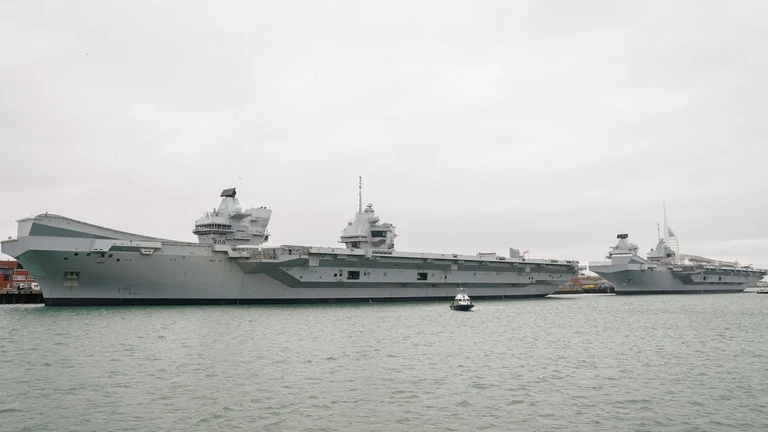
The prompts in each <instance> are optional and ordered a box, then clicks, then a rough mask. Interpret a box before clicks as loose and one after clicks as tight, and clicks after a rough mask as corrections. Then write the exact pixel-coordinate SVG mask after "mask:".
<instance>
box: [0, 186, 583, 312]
mask: <svg viewBox="0 0 768 432" xmlns="http://www.w3.org/2000/svg"><path fill="white" fill-rule="evenodd" d="M271 214H272V211H271V210H270V209H268V208H266V207H258V208H250V209H245V210H244V209H242V208H241V206H240V203H239V201H238V198H236V191H235V189H234V188H232V189H225V190H224V191H223V192H222V193H221V203H220V205H219V207H218V208H214V209H213V210H212V211H210V212H206V213H204V215H203V217H202V218H200V219H198V220H197V221H196V223H195V226H194V229H193V233H194V234H196V235H197V236H198V241H199V243H190V242H181V241H173V240H166V239H160V238H154V237H150V236H143V235H138V234H131V233H127V232H123V231H118V230H114V229H110V228H106V227H103V226H98V225H94V224H90V223H86V222H81V221H78V220H74V219H70V218H67V217H64V216H59V215H55V214H50V213H44V214H40V215H37V216H35V217H31V218H26V219H21V220H19V221H18V236H17V238H15V239H9V240H6V241H3V242H2V251H3V253H5V254H8V255H10V256H12V257H14V258H16V259H17V260H19V261H20V262H21V263H22V264H23V265H24V267H25V268H26V269H27V270H28V271H29V272H30V273H31V274H32V275H33V276H34V277H35V279H36V280H37V282H38V283H39V285H40V289H41V290H42V292H43V297H44V300H45V304H46V305H48V306H70V305H140V304H165V305H171V304H173V305H181V304H257V303H277V304H284V303H319V302H379V301H382V302H383V301H416V300H438V299H445V300H450V299H452V298H453V297H454V296H455V295H456V291H457V289H458V288H464V289H466V290H467V291H469V292H471V294H472V298H474V299H482V298H499V299H501V298H521V297H543V296H547V295H549V294H552V293H553V292H554V291H555V290H556V289H557V288H558V286H559V285H561V284H563V283H565V282H567V281H568V280H569V279H571V278H572V277H574V276H576V275H578V274H579V263H578V262H577V261H571V260H556V259H529V258H526V257H525V256H524V255H523V256H520V254H519V253H518V252H517V251H516V250H515V249H510V256H500V255H496V254H494V253H486V254H478V255H458V254H451V253H420V252H401V251H396V250H395V248H394V239H395V237H396V234H395V227H394V226H393V225H391V224H389V223H382V222H381V221H380V220H379V218H378V217H377V216H376V213H375V211H374V209H373V206H372V205H371V204H368V205H367V206H366V207H365V208H363V206H362V192H361V193H360V201H359V205H358V211H357V212H356V214H355V217H354V219H353V220H352V221H350V222H349V223H348V224H347V226H346V228H345V229H344V230H343V231H342V235H341V239H340V243H343V244H344V247H315V246H293V245H282V246H276V247H262V246H261V245H262V244H263V243H265V242H266V241H267V240H268V239H269V233H268V231H267V226H268V224H269V220H270V218H271Z"/></svg>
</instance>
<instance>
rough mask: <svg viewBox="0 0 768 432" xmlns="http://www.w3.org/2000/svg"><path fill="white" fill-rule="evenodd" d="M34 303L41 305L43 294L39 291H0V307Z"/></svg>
mask: <svg viewBox="0 0 768 432" xmlns="http://www.w3.org/2000/svg"><path fill="white" fill-rule="evenodd" d="M35 303H39V304H42V303H43V293H42V292H40V290H33V289H24V290H0V305H4V304H35Z"/></svg>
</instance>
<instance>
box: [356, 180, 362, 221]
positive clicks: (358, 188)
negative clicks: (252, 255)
mask: <svg viewBox="0 0 768 432" xmlns="http://www.w3.org/2000/svg"><path fill="white" fill-rule="evenodd" d="M357 180H358V185H357V193H358V197H357V198H358V200H357V212H358V213H362V212H363V176H359V177H358V178H357Z"/></svg>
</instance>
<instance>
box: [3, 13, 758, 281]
mask: <svg viewBox="0 0 768 432" xmlns="http://www.w3.org/2000/svg"><path fill="white" fill-rule="evenodd" d="M767 18H768V6H766V5H765V4H764V3H763V2H756V1H755V2H747V1H744V2H736V3H731V4H728V5H726V4H724V3H722V2H700V1H697V2H693V1H690V2H673V3H669V2H640V3H638V2H598V1H594V2H501V1H498V2H494V1H489V2H480V3H478V2H468V1H467V2H456V1H449V2H445V1H439V2H438V1H433V2H362V3H361V2H352V1H339V2H327V3H321V4H316V3H313V2H255V3H254V2H235V1H232V2H217V3H216V4H215V5H214V4H212V3H211V4H208V3H204V2H200V3H195V2H181V1H178V2H164V3H163V4H162V6H158V5H157V4H156V2H148V1H147V2H140V1H135V2H98V1H76V2H67V3H62V2H43V1H28V2H15V3H11V4H8V5H4V6H3V13H2V14H0V48H2V52H3V53H4V55H3V56H2V57H1V58H0V95H1V96H2V97H0V142H2V155H3V160H4V161H6V163H5V164H4V166H5V168H4V174H5V175H4V182H3V183H4V187H3V188H2V190H1V191H0V202H2V203H3V212H2V214H3V215H4V218H3V219H0V234H3V235H5V236H8V235H14V234H15V223H14V219H18V218H20V217H24V216H29V215H33V214H36V213H40V212H44V211H51V212H55V213H59V214H63V215H66V216H69V217H73V218H77V219H83V220H86V221H90V222H93V223H97V224H102V225H107V226H112V227H116V228H120V229H124V230H128V231H134V232H140V233H146V234H151V235H157V236H161V237H166V238H168V237H170V238H178V239H183V240H194V238H193V236H192V234H191V228H192V225H193V223H194V220H195V219H196V218H197V217H199V216H200V214H201V213H202V212H203V211H204V210H206V209H208V208H211V207H213V206H215V205H216V204H217V202H218V198H217V197H218V192H220V190H221V189H223V188H225V187H231V186H237V187H238V191H239V196H240V197H241V201H242V202H243V204H245V205H262V204H266V205H269V206H270V207H272V208H273V209H274V216H273V222H272V224H271V230H272V232H273V237H272V239H273V242H274V243H307V244H319V245H330V244H334V242H336V241H337V239H338V235H339V231H340V230H341V228H342V227H343V226H344V224H345V223H346V221H347V220H348V219H349V218H351V217H352V213H353V212H354V210H355V208H356V197H357V190H356V182H357V176H358V175H363V176H364V181H365V190H364V193H365V200H366V201H372V202H373V203H374V204H375V207H376V209H377V210H378V211H379V213H380V216H381V217H382V219H384V220H386V221H390V222H392V223H394V224H395V225H396V226H397V227H398V231H399V233H400V237H399V239H398V247H399V248H400V249H403V250H420V251H435V252H438V251H452V252H467V253H475V252H478V251H491V250H493V251H497V252H504V251H506V248H507V247H508V246H516V247H520V248H523V249H530V250H531V253H532V255H533V256H553V257H559V258H575V259H579V260H581V261H587V260H590V259H601V258H602V256H603V255H604V253H605V252H606V250H607V247H608V246H609V245H611V244H612V243H613V241H614V240H613V239H614V236H615V234H616V233H618V232H629V233H630V235H631V239H633V240H635V241H637V242H638V243H639V244H640V246H641V248H642V249H643V250H647V249H650V248H651V247H652V246H653V245H654V244H655V236H656V222H657V221H659V220H660V219H661V203H662V201H666V202H667V207H668V212H669V217H670V224H671V225H672V226H673V227H674V228H675V230H676V232H677V233H678V236H679V237H680V240H681V247H682V248H684V249H685V251H686V252H689V253H698V254H702V255H708V256H713V257H716V258H722V259H738V260H740V261H741V262H743V263H754V264H755V265H759V266H763V267H768V233H767V232H766V229H765V228H764V227H765V225H764V223H763V215H764V214H765V212H766V211H767V210H768V203H767V202H766V186H765V185H766V181H765V179H764V172H765V169H764V167H765V158H766V156H768V150H766V146H765V140H766V137H768V126H766V123H765V121H764V118H765V114H766V112H768V106H767V104H768V102H767V101H768V99H767V98H766V97H765V95H766V94H768V83H766V81H765V79H764V77H765V76H768V60H766V59H768V44H766V43H765V41H766V40H768V30H766V28H765V26H764V23H765V22H766V20H767Z"/></svg>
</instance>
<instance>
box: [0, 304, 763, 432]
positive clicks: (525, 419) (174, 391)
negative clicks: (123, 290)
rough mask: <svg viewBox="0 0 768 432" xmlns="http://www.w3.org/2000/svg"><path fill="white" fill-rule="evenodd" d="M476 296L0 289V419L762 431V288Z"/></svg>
mask: <svg viewBox="0 0 768 432" xmlns="http://www.w3.org/2000/svg"><path fill="white" fill-rule="evenodd" d="M469 294H470V295H471V292H470V293H469ZM475 303H476V306H475V309H474V310H473V311H471V312H455V311H451V310H450V309H449V305H448V302H429V303H394V304H380V303H373V304H343V305H333V304H330V305H328V304H326V305H306V306H203V307H192V306H190V307H160V306H156V307H71V308H50V307H44V306H40V305H3V306H1V307H0V328H2V331H3V334H2V337H0V365H2V366H1V367H2V378H1V381H0V430H2V431H64V430H73V431H74V430H76V431H135V430H152V431H165V430H184V431H189V430H227V431H236V430H242V431H253V430H265V431H339V430H344V431H510V430H515V431H550V430H551V431H555V430H568V431H708V432H711V431H766V430H768V367H767V365H766V359H768V343H766V342H765V339H766V337H765V334H764V331H765V329H768V296H766V295H756V294H754V293H741V294H720V295H666V296H614V295H556V296H550V297H547V298H543V299H535V300H506V301H502V300H498V301H476V302H475Z"/></svg>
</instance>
